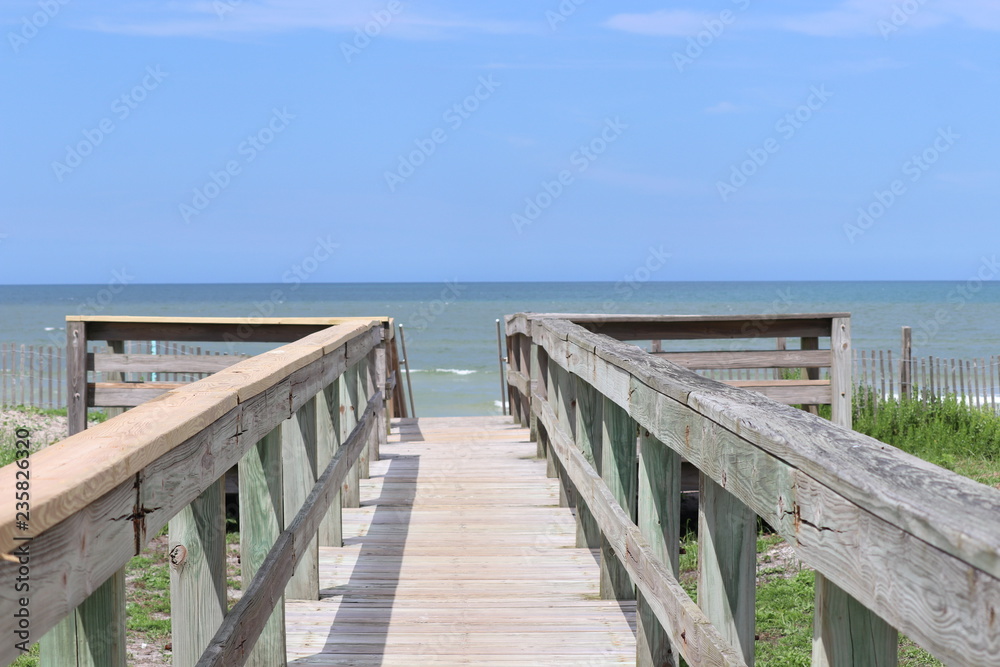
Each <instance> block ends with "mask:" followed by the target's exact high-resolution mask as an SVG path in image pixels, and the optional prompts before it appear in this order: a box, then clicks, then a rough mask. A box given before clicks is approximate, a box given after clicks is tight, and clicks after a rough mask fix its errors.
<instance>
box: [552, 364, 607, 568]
mask: <svg viewBox="0 0 1000 667" xmlns="http://www.w3.org/2000/svg"><path fill="white" fill-rule="evenodd" d="M551 365H552V364H550V366H551ZM560 371H561V372H565V371H562V369H560ZM573 378H574V383H575V385H576V386H575V387H574V393H575V394H576V428H575V433H576V439H575V444H576V447H577V449H579V450H580V453H581V454H582V455H583V458H584V459H586V460H587V462H588V463H590V465H592V466H594V469H595V470H598V471H600V470H601V469H602V468H603V466H604V461H603V458H602V457H603V454H602V452H603V451H604V449H603V447H604V443H603V440H602V433H601V428H602V420H603V406H604V404H603V402H602V400H601V396H600V394H598V393H597V391H596V390H595V389H594V388H593V387H591V386H590V385H589V384H587V383H586V382H584V381H583V380H581V379H580V378H579V377H577V376H575V375H574V376H573ZM564 428H565V427H564ZM567 432H570V431H569V429H567ZM565 483H566V485H567V486H570V485H571V482H569V481H568V480H567V481H566V482H565ZM574 503H575V507H576V546H577V547H588V548H591V549H598V548H600V546H601V531H600V529H599V528H598V527H597V522H596V521H595V520H594V516H593V514H591V512H590V508H589V507H588V506H587V503H585V502H580V501H579V499H578V498H574Z"/></svg>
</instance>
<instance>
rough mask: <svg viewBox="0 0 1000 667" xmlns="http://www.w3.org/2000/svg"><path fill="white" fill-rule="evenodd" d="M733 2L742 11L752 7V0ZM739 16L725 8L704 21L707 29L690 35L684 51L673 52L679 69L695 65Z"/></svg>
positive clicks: (735, 0) (680, 70)
mask: <svg viewBox="0 0 1000 667" xmlns="http://www.w3.org/2000/svg"><path fill="white" fill-rule="evenodd" d="M732 3H733V4H734V5H736V8H737V9H738V10H739V11H741V12H744V11H746V10H747V9H748V8H749V7H750V0H732ZM738 16H739V15H738V14H737V13H736V12H734V11H733V10H732V9H723V10H722V11H721V12H719V15H718V16H716V17H713V18H708V19H705V20H704V21H702V25H703V26H704V28H705V29H704V30H700V31H698V33H697V34H696V35H691V36H690V37H688V39H687V46H686V47H684V50H683V51H674V53H673V60H674V67H676V68H677V71H678V72H680V73H682V74H683V73H684V68H686V67H688V66H689V65H693V64H694V61H696V60H698V58H701V56H702V55H703V54H704V53H705V49H707V48H709V47H710V46H712V44H715V40H717V39H719V38H720V37H722V35H723V33H725V32H726V28H727V27H729V26H731V25H732V24H734V23H736V19H737V18H738Z"/></svg>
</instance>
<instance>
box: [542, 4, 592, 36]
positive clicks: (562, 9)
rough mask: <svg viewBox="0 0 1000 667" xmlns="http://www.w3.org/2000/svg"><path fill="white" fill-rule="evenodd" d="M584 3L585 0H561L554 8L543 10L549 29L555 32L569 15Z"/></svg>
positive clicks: (574, 12)
mask: <svg viewBox="0 0 1000 667" xmlns="http://www.w3.org/2000/svg"><path fill="white" fill-rule="evenodd" d="M586 3H587V0H562V1H561V2H560V3H559V6H558V7H556V8H555V10H552V9H547V10H545V20H546V21H548V22H549V30H551V31H552V32H555V31H556V30H557V29H558V28H559V26H560V25H561V24H563V23H565V22H566V20H567V19H569V17H570V16H573V14H576V10H577V9H579V8H580V6H581V5H584V4H586Z"/></svg>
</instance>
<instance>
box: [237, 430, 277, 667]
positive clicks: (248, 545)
mask: <svg viewBox="0 0 1000 667" xmlns="http://www.w3.org/2000/svg"><path fill="white" fill-rule="evenodd" d="M286 423H287V422H286ZM282 428H283V425H279V426H277V427H276V428H275V429H274V430H273V431H271V432H270V433H268V434H267V435H266V436H264V437H263V438H261V440H260V441H259V442H257V444H255V445H254V446H253V447H251V448H250V451H248V452H247V453H246V455H245V456H244V457H243V458H242V459H240V463H239V472H240V565H241V568H242V580H243V582H244V583H243V585H244V586H247V585H249V583H250V582H251V581H252V580H253V578H254V576H255V575H256V574H257V571H258V570H260V567H261V565H263V563H264V559H265V558H266V557H267V554H268V552H269V551H270V550H271V547H272V546H274V543H275V542H276V541H277V539H278V535H280V534H281V529H282V526H283V525H284V522H285V514H284V507H283V504H282V502H283V494H282V490H281V486H282V484H281V482H282V473H281V429H282ZM286 660H287V653H286V651H285V596H284V595H282V596H281V599H279V600H278V602H277V604H276V605H275V606H274V611H273V612H272V613H271V617H270V618H269V619H268V620H267V625H265V626H264V630H263V631H262V632H261V634H260V637H259V638H258V639H257V643H256V644H254V647H253V650H252V651H251V653H250V658H249V659H248V660H247V662H246V664H247V665H249V666H250V667H280V666H283V665H285V664H286V662H285V661H286Z"/></svg>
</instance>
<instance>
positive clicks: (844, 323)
mask: <svg viewBox="0 0 1000 667" xmlns="http://www.w3.org/2000/svg"><path fill="white" fill-rule="evenodd" d="M830 329H831V330H830V352H831V354H832V355H833V360H832V362H831V365H830V393H831V394H832V395H833V397H832V399H831V400H832V401H833V403H832V404H831V405H830V412H831V417H832V421H833V423H834V424H838V425H840V426H843V427H844V428H847V429H849V428H851V423H852V418H851V395H852V393H853V392H854V387H853V384H852V382H853V381H852V379H851V318H849V317H834V318H833V325H832V326H831V328H830Z"/></svg>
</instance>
